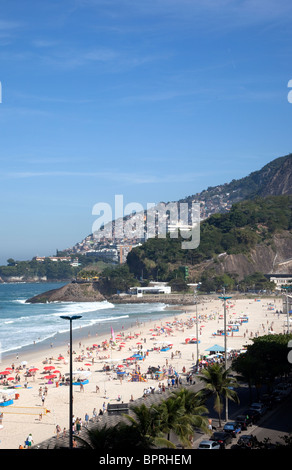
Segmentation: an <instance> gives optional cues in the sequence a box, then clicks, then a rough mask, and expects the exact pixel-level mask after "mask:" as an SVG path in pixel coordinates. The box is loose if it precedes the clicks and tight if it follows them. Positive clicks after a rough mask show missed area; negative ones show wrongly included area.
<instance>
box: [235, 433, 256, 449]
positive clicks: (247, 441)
mask: <svg viewBox="0 0 292 470" xmlns="http://www.w3.org/2000/svg"><path fill="white" fill-rule="evenodd" d="M257 442H258V441H257V438H256V437H255V436H253V435H252V434H245V435H243V436H240V438H239V439H238V441H237V445H238V446H240V447H244V448H248V449H250V448H252V447H255V445H256V443H257Z"/></svg>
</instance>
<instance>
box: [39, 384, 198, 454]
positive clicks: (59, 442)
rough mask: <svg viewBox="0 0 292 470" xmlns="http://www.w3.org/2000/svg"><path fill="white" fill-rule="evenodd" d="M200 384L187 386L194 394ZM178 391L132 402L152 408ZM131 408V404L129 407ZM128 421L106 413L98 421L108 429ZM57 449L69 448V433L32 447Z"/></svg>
mask: <svg viewBox="0 0 292 470" xmlns="http://www.w3.org/2000/svg"><path fill="white" fill-rule="evenodd" d="M198 385H199V384H195V385H187V388H188V389H190V390H193V391H194V392H196V391H198V389H199V388H200V387H199V386H198ZM182 387H185V385H182ZM175 390H178V388H175V387H174V388H170V389H166V390H165V392H163V393H157V392H155V393H151V394H149V395H148V396H147V397H146V398H143V397H141V398H138V399H137V400H135V401H134V402H132V405H135V406H140V405H141V404H142V403H145V404H147V405H148V406H151V405H152V404H154V403H155V404H159V403H161V401H163V400H165V399H166V398H168V397H169V395H170V394H171V393H172V392H173V391H175ZM130 406H131V403H130V404H129V407H130ZM128 414H129V415H130V416H131V415H132V416H134V414H133V412H131V411H130V409H129V412H128ZM122 419H126V418H124V417H123V416H122V415H115V414H109V413H105V414H104V415H103V416H100V420H99V421H98V426H103V425H105V424H107V426H108V427H111V426H114V425H116V424H117V423H118V422H119V421H120V420H122ZM96 424H97V422H94V421H93V420H92V419H91V420H90V421H89V423H88V429H90V428H92V427H95V426H96ZM85 435H86V430H84V429H82V430H81V433H80V435H79V436H80V437H81V438H83V437H85ZM57 447H60V448H68V447H69V433H68V431H67V433H66V435H65V436H63V435H62V436H60V437H59V438H58V439H57V437H56V436H52V437H51V438H49V439H47V440H45V441H43V442H41V443H39V444H36V445H35V446H33V447H32V449H55V448H57Z"/></svg>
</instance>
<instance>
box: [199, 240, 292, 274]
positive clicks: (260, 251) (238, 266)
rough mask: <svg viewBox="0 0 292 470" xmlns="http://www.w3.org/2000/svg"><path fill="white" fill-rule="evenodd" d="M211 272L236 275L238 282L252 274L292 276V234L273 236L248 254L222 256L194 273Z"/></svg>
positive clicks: (203, 265) (206, 263) (203, 264)
mask: <svg viewBox="0 0 292 470" xmlns="http://www.w3.org/2000/svg"><path fill="white" fill-rule="evenodd" d="M206 270H208V271H213V272H214V273H215V274H224V273H226V274H230V275H234V274H237V276H238V277H237V279H238V281H241V280H242V279H244V278H245V277H246V276H249V275H250V274H253V273H254V272H261V273H263V274H292V233H291V232H288V231H285V232H281V233H278V234H276V235H274V237H273V238H272V239H271V242H270V243H269V244H260V245H257V246H256V247H255V248H254V249H252V250H250V252H249V253H248V254H242V253H241V254H234V255H228V254H222V255H221V256H218V257H217V258H216V259H212V260H209V261H207V262H205V263H202V264H201V265H200V266H199V267H198V268H195V269H194V271H193V273H194V272H197V273H198V274H199V273H202V272H203V271H206Z"/></svg>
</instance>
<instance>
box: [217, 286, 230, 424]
mask: <svg viewBox="0 0 292 470" xmlns="http://www.w3.org/2000/svg"><path fill="white" fill-rule="evenodd" d="M223 294H225V288H224V287H223ZM219 299H222V300H224V355H225V357H224V362H225V372H226V371H227V328H226V300H228V299H231V297H227V296H226V295H223V296H221V297H219ZM225 415H226V418H225V419H226V421H228V398H227V397H226V404H225Z"/></svg>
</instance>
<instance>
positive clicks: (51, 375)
mask: <svg viewBox="0 0 292 470" xmlns="http://www.w3.org/2000/svg"><path fill="white" fill-rule="evenodd" d="M56 377H57V376H56V375H54V374H50V375H45V376H44V379H55V378H56Z"/></svg>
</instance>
